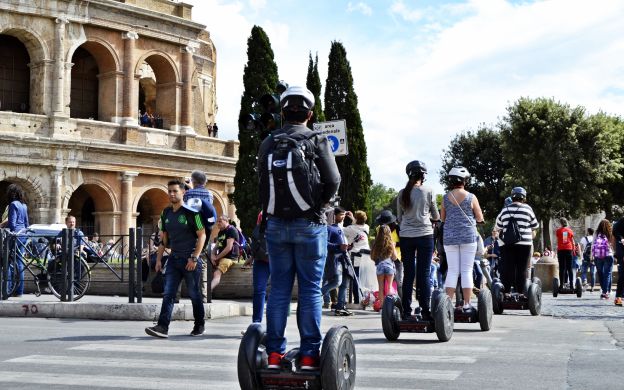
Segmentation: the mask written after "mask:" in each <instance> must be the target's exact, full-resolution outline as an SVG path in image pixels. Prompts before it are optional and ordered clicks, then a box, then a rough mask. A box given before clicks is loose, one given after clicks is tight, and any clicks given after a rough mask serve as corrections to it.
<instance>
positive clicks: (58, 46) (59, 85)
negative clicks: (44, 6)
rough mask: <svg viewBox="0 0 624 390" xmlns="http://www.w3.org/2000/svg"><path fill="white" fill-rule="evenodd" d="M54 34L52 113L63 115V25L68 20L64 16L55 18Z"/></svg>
mask: <svg viewBox="0 0 624 390" xmlns="http://www.w3.org/2000/svg"><path fill="white" fill-rule="evenodd" d="M54 21H55V23H56V29H55V34H54V83H53V88H54V91H52V96H53V101H54V104H53V106H52V111H53V113H54V115H63V114H64V112H65V104H64V96H65V88H64V87H65V25H66V24H67V23H69V21H68V20H67V19H65V18H56V19H55V20H54Z"/></svg>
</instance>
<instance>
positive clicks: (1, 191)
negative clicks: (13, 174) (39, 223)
mask: <svg viewBox="0 0 624 390" xmlns="http://www.w3.org/2000/svg"><path fill="white" fill-rule="evenodd" d="M11 184H17V185H19V186H20V187H22V190H23V191H24V198H25V199H24V200H25V202H26V206H27V207H28V221H29V222H30V223H31V224H32V223H35V222H34V221H32V218H31V215H32V209H33V207H35V204H34V202H33V201H32V198H31V196H30V195H31V194H30V191H29V188H28V187H26V186H24V184H23V183H21V182H19V181H12V180H2V181H0V214H2V216H4V212H5V211H8V210H7V206H8V205H9V198H8V197H7V189H8V188H9V186H10V185H11ZM3 220H4V218H3Z"/></svg>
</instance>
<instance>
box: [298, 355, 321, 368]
mask: <svg viewBox="0 0 624 390" xmlns="http://www.w3.org/2000/svg"><path fill="white" fill-rule="evenodd" d="M301 369H302V370H307V371H313V370H318V369H319V358H318V357H312V356H302V357H301Z"/></svg>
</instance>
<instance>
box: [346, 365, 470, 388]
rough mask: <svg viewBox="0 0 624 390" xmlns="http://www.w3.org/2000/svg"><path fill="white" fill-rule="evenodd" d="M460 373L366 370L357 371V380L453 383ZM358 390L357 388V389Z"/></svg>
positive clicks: (416, 370)
mask: <svg viewBox="0 0 624 390" xmlns="http://www.w3.org/2000/svg"><path fill="white" fill-rule="evenodd" d="M461 373H462V372H461V371H454V370H422V369H412V368H392V369H388V368H367V369H365V370H358V372H357V377H358V378H375V379H379V378H383V377H384V375H386V376H387V375H390V376H391V377H392V379H410V380H413V379H421V380H437V381H454V380H455V379H457V378H458V377H459V376H460V375H461ZM358 388H359V387H358Z"/></svg>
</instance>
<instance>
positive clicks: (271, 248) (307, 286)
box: [266, 217, 327, 357]
mask: <svg viewBox="0 0 624 390" xmlns="http://www.w3.org/2000/svg"><path fill="white" fill-rule="evenodd" d="M266 241H267V250H268V253H269V263H270V266H271V294H270V295H269V301H268V303H267V333H266V350H267V352H268V353H271V352H278V353H284V352H285V351H286V338H285V337H284V331H285V329H286V320H287V317H288V311H289V309H290V298H291V295H292V289H293V283H294V281H295V275H297V283H298V286H299V297H298V300H297V302H298V304H299V306H298V310H297V324H298V325H299V335H300V337H301V344H300V349H299V350H300V352H301V355H302V356H312V357H317V356H319V351H320V348H321V313H322V309H323V308H322V298H321V281H322V278H323V269H324V268H325V258H326V256H327V227H326V226H325V225H320V224H316V223H313V222H310V221H309V220H307V219H304V218H299V219H294V220H284V219H280V218H275V217H271V218H269V220H268V222H267V229H266Z"/></svg>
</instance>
